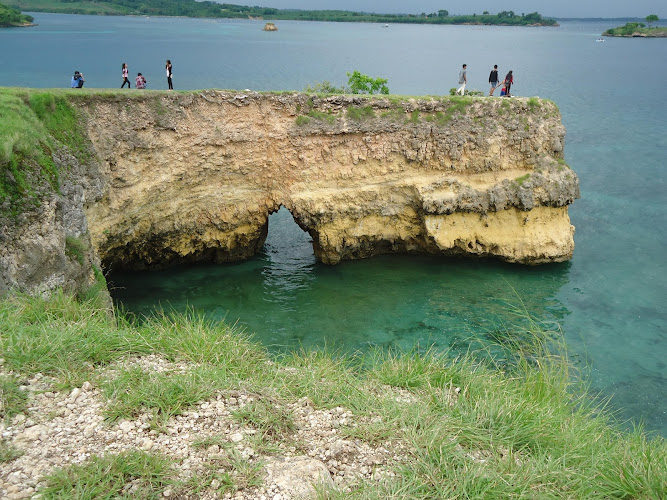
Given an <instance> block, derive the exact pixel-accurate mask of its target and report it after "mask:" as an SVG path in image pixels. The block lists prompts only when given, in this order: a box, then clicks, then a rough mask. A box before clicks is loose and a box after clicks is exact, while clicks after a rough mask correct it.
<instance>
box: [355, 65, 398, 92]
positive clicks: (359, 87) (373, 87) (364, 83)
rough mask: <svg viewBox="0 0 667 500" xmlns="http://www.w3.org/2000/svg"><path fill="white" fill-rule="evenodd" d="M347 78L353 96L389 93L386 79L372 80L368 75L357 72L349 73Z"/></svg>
mask: <svg viewBox="0 0 667 500" xmlns="http://www.w3.org/2000/svg"><path fill="white" fill-rule="evenodd" d="M347 76H348V77H349V80H348V81H347V84H348V85H349V87H350V92H351V93H353V94H375V93H380V94H388V93H389V87H387V79H386V78H371V77H370V76H368V75H362V74H361V73H359V72H358V71H356V70H355V71H353V72H352V73H348V74H347Z"/></svg>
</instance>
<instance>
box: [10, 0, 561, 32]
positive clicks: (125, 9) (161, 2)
mask: <svg viewBox="0 0 667 500" xmlns="http://www.w3.org/2000/svg"><path fill="white" fill-rule="evenodd" d="M7 3H8V4H9V5H11V6H13V7H16V8H19V9H21V10H24V11H31V12H58V13H63V14H100V15H119V16H122V15H147V16H185V17H209V18H230V19H250V18H252V19H273V20H291V21H330V22H370V23H414V24H484V25H500V26H558V23H557V22H556V20H555V19H548V18H544V17H542V16H541V15H540V14H539V13H537V12H531V13H529V14H521V15H519V14H515V13H514V12H513V11H511V10H509V11H507V10H504V11H502V12H499V13H498V14H490V13H489V12H488V11H484V12H483V13H482V14H470V15H465V16H450V15H449V12H448V11H446V10H439V11H437V12H433V13H425V12H422V13H421V14H375V13H367V12H352V11H347V10H297V9H274V8H272V7H256V6H255V7H250V6H247V5H235V4H228V3H222V4H221V3H216V2H211V1H203V2H197V1H195V0H105V1H90V0H7Z"/></svg>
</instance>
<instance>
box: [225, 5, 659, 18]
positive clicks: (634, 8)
mask: <svg viewBox="0 0 667 500" xmlns="http://www.w3.org/2000/svg"><path fill="white" fill-rule="evenodd" d="M218 1H220V2H222V1H223V0H218ZM224 1H226V2H227V3H237V4H241V5H259V6H262V7H276V8H278V9H312V10H321V9H340V10H354V11H363V12H376V13H394V12H400V13H407V14H421V13H422V12H426V13H431V12H437V11H438V10H440V9H446V10H448V11H449V13H450V14H473V13H477V14H481V13H482V12H483V11H485V10H488V11H489V12H490V13H492V14H496V13H498V12H499V11H501V10H513V11H514V12H516V13H517V14H521V13H525V14H527V13H529V12H535V11H537V12H539V13H540V14H542V15H543V16H553V17H642V18H643V17H646V16H647V15H649V14H657V15H658V16H659V17H660V19H663V18H666V17H667V0H630V1H628V0H550V1H548V2H547V1H545V0H541V1H540V0H537V1H536V0H506V1H498V0H467V1H466V2H461V1H450V2H448V1H446V0H411V1H410V0H248V1H247V2H245V1H241V0H224Z"/></svg>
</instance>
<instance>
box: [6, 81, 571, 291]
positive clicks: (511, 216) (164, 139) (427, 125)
mask: <svg viewBox="0 0 667 500" xmlns="http://www.w3.org/2000/svg"><path fill="white" fill-rule="evenodd" d="M62 94H63V96H64V99H66V100H67V102H68V103H69V105H70V106H71V107H72V108H73V109H74V110H75V113H76V116H77V117H78V120H79V123H80V124H81V126H82V130H83V132H82V134H83V138H84V139H85V140H84V142H85V144H86V149H87V154H86V155H84V156H85V161H83V162H82V161H81V160H80V158H79V157H80V156H81V155H78V157H75V156H76V155H75V156H71V155H70V157H67V155H63V154H60V159H59V162H60V163H61V164H62V165H63V171H66V172H68V174H67V175H66V176H65V177H66V179H67V182H68V183H69V184H71V185H72V186H76V187H70V188H69V189H68V190H66V191H62V190H61V192H60V193H54V194H53V201H54V203H55V205H58V203H60V205H62V206H68V207H70V206H71V207H73V208H71V209H70V210H69V213H77V214H80V217H78V218H76V220H77V224H78V226H77V228H78V229H77V234H79V235H81V234H84V233H85V235H86V238H87V239H86V241H88V242H89V244H90V248H91V251H92V257H91V259H92V261H91V262H94V261H95V259H99V261H101V263H102V265H103V266H102V267H103V268H106V269H108V268H111V267H113V268H130V269H143V268H160V267H165V266H169V265H173V264H177V263H182V262H195V261H213V262H231V261H237V260H242V259H246V258H248V257H250V256H252V255H253V254H255V253H256V252H257V251H258V250H259V249H260V248H261V247H262V245H263V243H264V239H265V237H266V234H267V229H268V216H269V214H270V213H272V212H274V211H276V210H278V208H280V206H281V205H282V206H285V207H286V208H287V209H289V210H290V212H291V213H292V215H293V216H294V219H295V220H296V222H297V223H298V224H299V226H300V227H301V228H302V229H304V230H305V231H308V232H309V233H310V235H311V236H312V238H313V247H314V251H315V254H316V256H317V258H318V259H320V260H321V261H322V262H325V263H329V264H335V263H337V262H339V261H341V260H343V259H356V258H364V257H369V256H372V255H376V254H380V253H387V252H420V253H430V254H441V255H460V254H470V255H474V256H479V257H494V258H499V259H502V260H505V261H509V262H516V263H522V264H542V263H548V262H558V261H563V260H567V259H569V258H571V256H572V252H573V249H574V240H573V234H574V228H573V226H572V225H571V224H570V220H569V216H568V212H567V207H568V205H569V204H570V203H572V202H573V201H574V200H575V199H576V198H578V196H579V186H578V179H577V176H576V174H575V173H574V172H573V171H572V170H571V169H570V168H569V167H568V166H567V165H566V164H565V162H564V161H563V146H564V137H565V129H564V127H563V125H562V124H561V120H560V113H559V111H558V109H557V107H556V106H555V105H554V104H553V103H551V102H549V101H545V100H541V99H538V98H512V99H501V98H470V97H449V96H447V97H432V98H430V97H429V98H409V97H401V96H388V97H387V96H382V97H376V96H367V97H360V96H341V95H335V96H319V95H305V94H298V93H255V92H245V93H239V92H224V91H213V90H208V91H199V92H188V93H164V92H132V93H123V94H121V93H117V92H113V93H102V92H94V91H87V92H79V93H76V92H74V91H72V92H69V91H68V92H63V93H62ZM65 149H67V148H65ZM68 158H69V159H68ZM68 163H74V164H76V165H77V167H76V168H74V169H72V168H70V167H68V166H67V165H68ZM82 163H83V164H82ZM72 193H77V194H76V195H74V194H72ZM43 209H44V205H42V210H43ZM54 213H55V212H54ZM54 217H56V218H57V216H55V215H54ZM40 220H43V218H42V219H40ZM47 224H48V223H47ZM13 227H14V229H13V230H12V231H9V232H8V231H5V233H6V236H5V239H6V240H7V241H9V242H10V243H12V244H10V245H9V246H8V247H7V248H8V249H9V248H10V247H11V248H14V250H11V249H10V250H7V249H5V250H4V251H3V253H2V254H0V288H1V287H2V282H4V283H5V288H7V287H10V286H12V285H13V286H16V285H21V281H22V280H23V281H25V277H23V278H19V277H18V276H19V275H18V274H17V273H16V272H15V271H16V270H17V268H18V267H20V266H17V265H16V261H17V255H19V254H20V253H21V251H19V250H16V248H18V246H20V245H18V246H17V244H16V242H25V241H26V238H27V239H28V240H29V239H30V234H29V233H34V231H33V230H30V231H27V230H26V228H27V227H28V226H26V225H25V224H15V225H14V226H13ZM61 232H62V231H61ZM65 232H66V231H65ZM10 233H11V234H10ZM62 239H63V240H64V239H65V237H63V238H62ZM35 244H37V243H35ZM24 246H25V245H24ZM61 246H62V245H61ZM43 255H44V259H46V258H47V257H48V256H49V255H52V251H51V250H49V251H45V252H43ZM44 259H42V260H44ZM24 260H25V259H24ZM38 260H39V259H38ZM8 263H9V264H10V265H8ZM12 263H13V264H14V265H12ZM24 264H25V262H24ZM33 264H34V265H39V263H38V262H35V263H33ZM25 265H28V264H25ZM54 265H57V264H54ZM24 285H25V283H24ZM33 286H34V285H31V286H29V287H28V288H31V287H33ZM24 288H25V286H24ZM42 288H44V286H42ZM46 288H48V286H47V287H46Z"/></svg>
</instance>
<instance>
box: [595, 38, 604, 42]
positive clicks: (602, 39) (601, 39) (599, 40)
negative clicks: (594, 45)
mask: <svg viewBox="0 0 667 500" xmlns="http://www.w3.org/2000/svg"><path fill="white" fill-rule="evenodd" d="M595 41H596V42H604V38H598V39H597V40H595Z"/></svg>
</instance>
